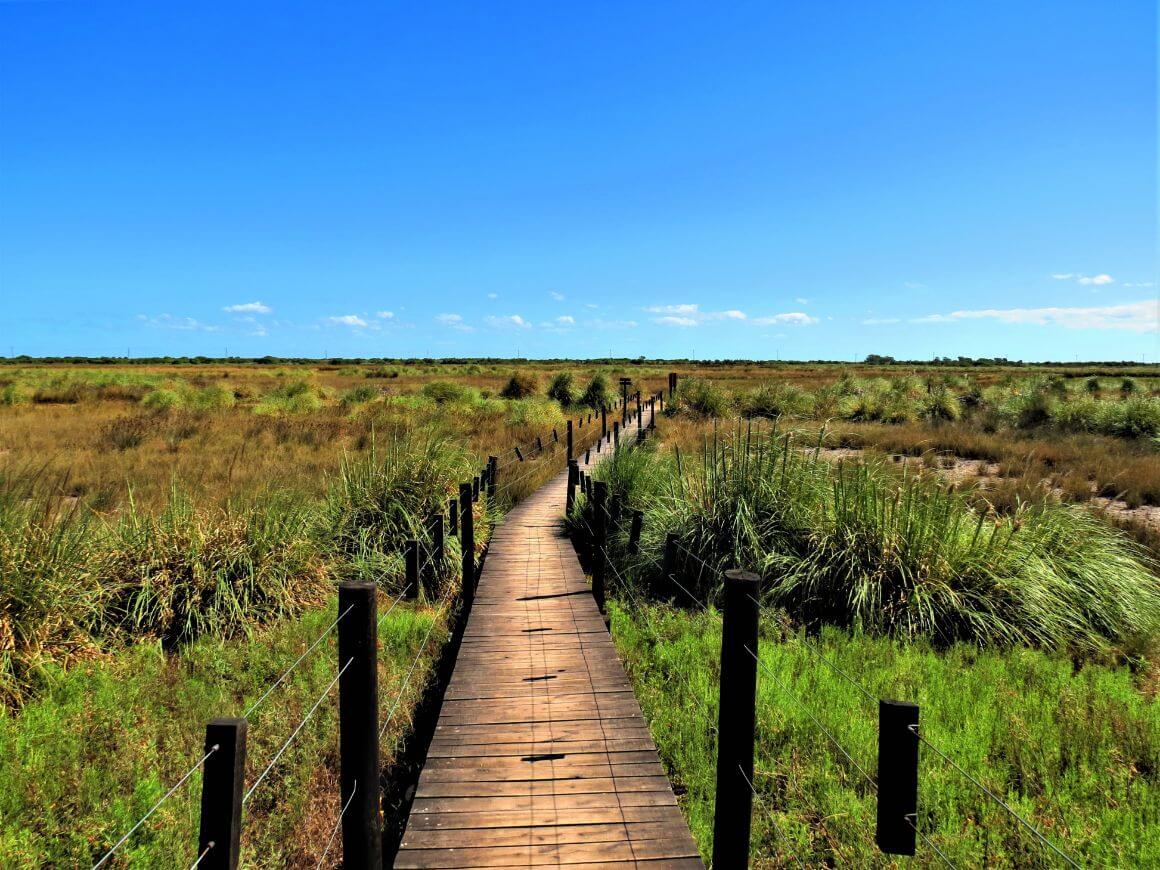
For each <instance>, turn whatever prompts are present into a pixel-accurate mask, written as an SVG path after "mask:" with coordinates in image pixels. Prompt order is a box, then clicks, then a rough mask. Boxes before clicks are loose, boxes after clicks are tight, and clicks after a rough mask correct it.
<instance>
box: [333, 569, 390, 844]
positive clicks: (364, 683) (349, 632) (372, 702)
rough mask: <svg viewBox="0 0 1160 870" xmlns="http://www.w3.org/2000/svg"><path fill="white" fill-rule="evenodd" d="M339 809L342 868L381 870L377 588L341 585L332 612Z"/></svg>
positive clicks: (372, 584)
mask: <svg viewBox="0 0 1160 870" xmlns="http://www.w3.org/2000/svg"><path fill="white" fill-rule="evenodd" d="M347 608H350V612H349V613H347V614H346V616H345V617H343V619H342V621H341V622H340V623H339V624H338V667H339V670H340V672H341V673H342V676H341V677H339V680H338V742H339V768H340V770H339V785H340V793H339V798H340V800H339V806H340V807H346V806H347V803H348V801H349V803H350V805H349V807H347V810H346V814H345V815H344V816H343V817H342V855H343V866H345V867H381V866H382V863H383V831H382V824H381V820H380V815H379V775H380V773H381V770H380V769H379V683H378V675H379V669H378V625H379V620H378V589H377V587H376V586H375V584H374V583H341V584H339V587H338V612H339V613H344V612H346V610H347Z"/></svg>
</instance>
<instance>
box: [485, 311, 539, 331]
mask: <svg viewBox="0 0 1160 870" xmlns="http://www.w3.org/2000/svg"><path fill="white" fill-rule="evenodd" d="M483 322H484V323H486V324H487V325H488V326H490V327H492V328H493V329H531V328H532V325H531V324H530V323H528V321H526V320H524V319H523V318H522V317H521V316H520V315H518V314H505V315H504V316H502V317H497V316H495V315H489V316H487V317H485V318H484V319H483Z"/></svg>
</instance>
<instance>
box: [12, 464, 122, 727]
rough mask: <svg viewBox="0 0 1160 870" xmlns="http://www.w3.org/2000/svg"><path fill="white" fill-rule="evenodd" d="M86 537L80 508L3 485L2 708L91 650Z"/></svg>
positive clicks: (93, 597) (94, 597)
mask: <svg viewBox="0 0 1160 870" xmlns="http://www.w3.org/2000/svg"><path fill="white" fill-rule="evenodd" d="M91 534H92V528H91V523H90V521H89V518H88V516H87V515H86V514H85V513H84V511H83V509H81V508H80V507H79V506H78V505H76V504H74V505H72V506H71V507H68V508H64V509H62V508H60V507H59V506H57V505H56V504H54V503H53V501H52V500H50V499H47V498H43V497H40V498H37V497H33V496H32V494H31V492H30V491H29V490H28V489H27V488H26V487H21V486H13V483H12V481H10V480H8V479H0V705H2V706H11V705H15V704H18V703H20V702H21V701H22V700H23V699H24V698H25V697H26V696H27V695H28V694H29V693H30V692H32V691H33V690H34V689H35V688H36V687H37V686H38V685H39V684H40V683H41V682H42V678H43V676H44V674H45V671H46V668H47V667H48V666H50V665H56V666H60V665H67V664H69V663H71V662H72V661H74V660H76V659H77V658H78V657H79V656H83V655H85V654H87V653H90V652H92V651H93V649H94V644H93V643H92V641H91V639H90V637H89V634H88V625H89V623H90V622H91V620H92V617H93V614H94V613H95V612H96V610H97V608H98V606H99V598H100V597H99V594H98V589H97V586H96V584H95V578H94V577H93V572H92V566H91V563H90V560H89V553H90V543H91Z"/></svg>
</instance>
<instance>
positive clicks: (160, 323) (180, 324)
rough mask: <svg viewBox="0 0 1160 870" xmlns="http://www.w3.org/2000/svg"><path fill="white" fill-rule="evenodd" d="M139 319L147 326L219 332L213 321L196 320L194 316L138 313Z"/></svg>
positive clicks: (187, 330)
mask: <svg viewBox="0 0 1160 870" xmlns="http://www.w3.org/2000/svg"><path fill="white" fill-rule="evenodd" d="M137 319H138V320H140V321H141V322H143V323H144V324H145V325H146V326H152V327H155V328H157V329H178V330H181V331H183V332H217V331H218V328H219V327H217V326H214V325H213V324H211V323H202V322H201V321H200V320H194V319H193V318H192V317H174V316H173V315H172V314H158V315H157V316H156V317H149V316H148V315H146V314H138V315H137Z"/></svg>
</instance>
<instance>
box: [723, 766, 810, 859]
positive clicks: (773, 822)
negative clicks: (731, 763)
mask: <svg viewBox="0 0 1160 870" xmlns="http://www.w3.org/2000/svg"><path fill="white" fill-rule="evenodd" d="M737 772H738V773H740V774H741V778H742V779H743V780H745V784H746V785H747V786H749V791H750V792H752V793H753V797H754V799H755V800H756V801H757V803H758V805H759V806H760V807H761V808H762V810H763V811H764V812H765V814H766V816H768V817H769V823H770V825H772V826H773V836H774V839H775V840H777V842H778V844H779V845H780V844H781V843H782V842H784V840H783V839H782V836H781V829H780V828H779V827H778V826H777V821H776V820H775V819H774V818H773V813H772V812H771V811H770V809H769V808H768V807H767V806H766V805H765V801H764V800H762V799H761V795H759V794H758V793H757V789H755V788H754V787H753V781H752V780H751V779H750V778H749V777H748V776H746V775H745V768H743V767H742V766H741V765H740V764H739V765H737ZM785 851H786V853H787V854H788V855H789V856H790V857H791V858H793V862H794V863H795V864H797V865H798V866H799V867H803V868H804V867H805V866H806V865H805V864H803V863H802V861H801V859H800V858H799V857H798V856H797V853H796V852H791V851H790V850H789V849H786V850H785Z"/></svg>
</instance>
